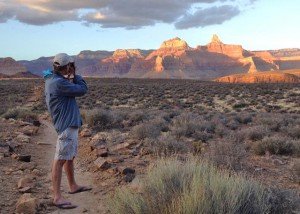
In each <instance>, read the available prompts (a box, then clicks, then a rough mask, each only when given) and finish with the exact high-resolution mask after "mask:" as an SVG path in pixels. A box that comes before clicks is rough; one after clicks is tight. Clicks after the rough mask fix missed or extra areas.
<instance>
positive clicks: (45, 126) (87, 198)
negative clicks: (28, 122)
mask: <svg viewBox="0 0 300 214" xmlns="http://www.w3.org/2000/svg"><path fill="white" fill-rule="evenodd" d="M41 129H42V130H41V131H40V135H39V136H37V139H38V140H39V142H40V143H41V144H43V145H45V148H46V147H47V148H46V149H47V150H48V151H47V152H45V153H44V154H42V153H41V154H42V155H43V157H41V160H40V161H41V162H44V165H43V166H45V167H49V175H48V176H49V180H50V178H51V174H50V166H51V163H52V160H53V156H54V152H55V144H56V139H57V134H56V131H55V130H54V128H53V126H52V124H51V123H50V122H48V121H45V120H43V121H42V126H41ZM75 178H76V180H77V182H78V184H79V185H87V186H91V187H93V190H92V191H89V192H82V193H77V194H74V195H70V194H68V191H69V189H68V184H67V179H66V175H65V173H63V178H62V192H63V195H64V197H66V198H67V199H68V200H70V201H71V202H72V203H73V204H76V205H78V208H76V209H72V210H55V211H54V212H52V213H106V211H105V209H104V206H103V201H102V199H101V196H100V195H99V194H98V193H97V191H96V189H97V188H96V187H95V186H93V176H92V174H91V173H89V172H85V170H84V169H82V168H80V167H79V166H78V165H77V164H75Z"/></svg>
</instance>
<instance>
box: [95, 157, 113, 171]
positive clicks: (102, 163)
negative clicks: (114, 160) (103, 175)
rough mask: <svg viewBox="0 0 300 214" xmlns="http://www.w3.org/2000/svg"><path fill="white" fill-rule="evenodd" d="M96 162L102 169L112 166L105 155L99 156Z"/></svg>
mask: <svg viewBox="0 0 300 214" xmlns="http://www.w3.org/2000/svg"><path fill="white" fill-rule="evenodd" d="M94 164H95V165H96V166H97V167H98V168H99V169H102V170H106V169H108V168H109V167H110V164H109V163H108V162H107V160H106V159H104V158H103V157H98V158H97V159H96V160H95V161H94Z"/></svg>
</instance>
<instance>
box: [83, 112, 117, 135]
mask: <svg viewBox="0 0 300 214" xmlns="http://www.w3.org/2000/svg"><path fill="white" fill-rule="evenodd" d="M82 118H83V120H84V122H85V123H87V124H88V125H89V126H90V127H92V128H93V129H95V130H97V131H102V130H106V129H110V128H118V127H120V125H121V121H122V117H121V115H119V114H117V113H116V112H112V111H110V110H107V109H100V108H99V109H92V110H85V111H82Z"/></svg>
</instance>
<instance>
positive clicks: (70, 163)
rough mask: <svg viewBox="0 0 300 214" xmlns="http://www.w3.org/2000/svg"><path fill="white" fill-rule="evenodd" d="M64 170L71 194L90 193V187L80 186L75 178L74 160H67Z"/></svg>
mask: <svg viewBox="0 0 300 214" xmlns="http://www.w3.org/2000/svg"><path fill="white" fill-rule="evenodd" d="M64 170H65V172H66V174H67V178H68V183H69V187H70V193H74V192H76V191H88V190H91V188H90V187H87V186H79V185H78V184H77V183H76V181H75V177H74V158H73V160H67V161H66V162H65V164H64Z"/></svg>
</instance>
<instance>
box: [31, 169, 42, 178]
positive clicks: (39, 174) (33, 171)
mask: <svg viewBox="0 0 300 214" xmlns="http://www.w3.org/2000/svg"><path fill="white" fill-rule="evenodd" d="M32 173H33V174H34V175H36V176H41V175H43V173H42V172H41V171H40V170H38V169H33V170H32Z"/></svg>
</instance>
